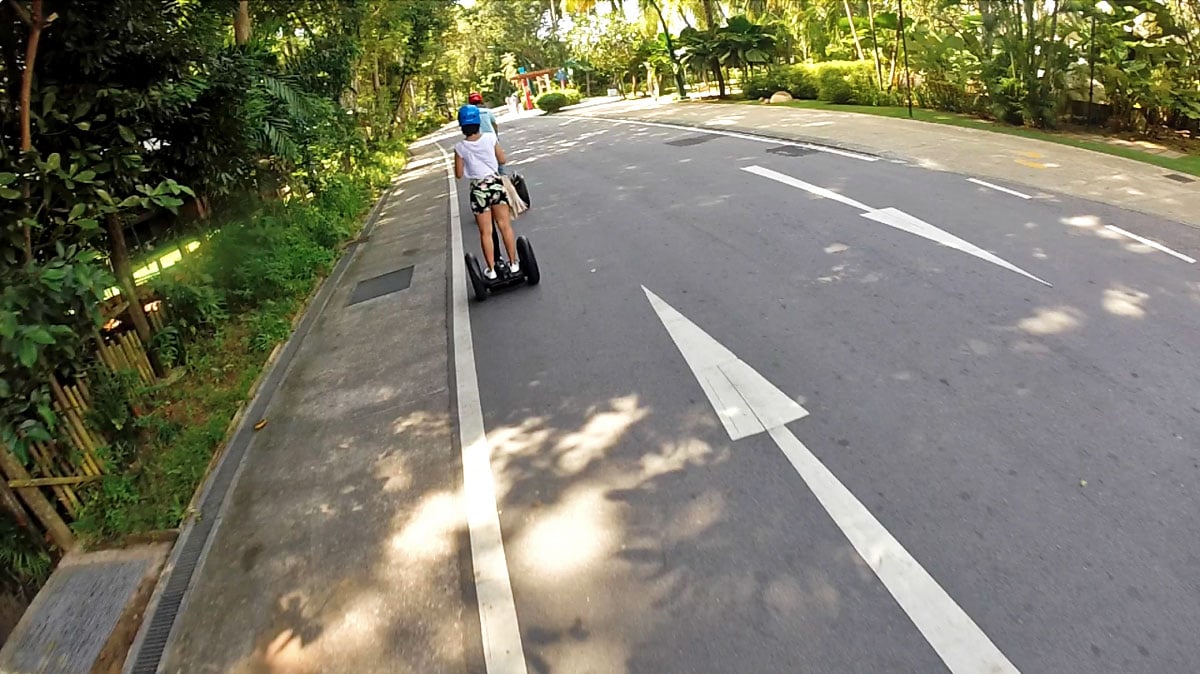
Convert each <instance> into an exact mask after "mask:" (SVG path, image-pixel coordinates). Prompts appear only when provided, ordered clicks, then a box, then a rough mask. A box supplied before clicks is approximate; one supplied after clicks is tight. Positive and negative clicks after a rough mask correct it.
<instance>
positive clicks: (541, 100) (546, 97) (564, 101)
mask: <svg viewBox="0 0 1200 674" xmlns="http://www.w3.org/2000/svg"><path fill="white" fill-rule="evenodd" d="M569 101H570V99H568V98H567V96H566V94H564V93H562V92H561V91H547V92H546V93H544V94H542V95H541V96H538V97H537V101H535V103H536V105H537V106H538V108H539V109H541V110H545V111H546V112H550V113H553V112H558V111H559V110H562V109H563V108H564V107H566V106H568V105H570V102H569Z"/></svg>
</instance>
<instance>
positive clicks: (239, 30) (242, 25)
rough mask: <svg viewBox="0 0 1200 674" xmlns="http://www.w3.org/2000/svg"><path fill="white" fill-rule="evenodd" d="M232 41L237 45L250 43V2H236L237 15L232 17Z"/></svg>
mask: <svg viewBox="0 0 1200 674" xmlns="http://www.w3.org/2000/svg"><path fill="white" fill-rule="evenodd" d="M226 35H228V33H226ZM233 41H234V42H235V43H237V44H238V45H244V44H246V43H248V42H250V0H238V6H237V14H236V15H235V16H234V17H233Z"/></svg>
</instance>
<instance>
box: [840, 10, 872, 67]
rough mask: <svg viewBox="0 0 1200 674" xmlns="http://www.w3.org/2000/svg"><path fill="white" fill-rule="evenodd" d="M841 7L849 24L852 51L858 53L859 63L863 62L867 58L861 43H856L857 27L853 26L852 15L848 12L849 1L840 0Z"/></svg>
mask: <svg viewBox="0 0 1200 674" xmlns="http://www.w3.org/2000/svg"><path fill="white" fill-rule="evenodd" d="M842 7H843V8H844V9H845V10H846V20H847V21H849V22H850V35H851V37H853V38H854V51H856V52H858V60H859V61H865V60H867V57H866V56H865V55H864V54H863V48H862V43H861V42H859V41H858V26H855V25H854V13H853V12H851V11H850V0H842Z"/></svg>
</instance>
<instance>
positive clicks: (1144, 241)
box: [1105, 225, 1196, 264]
mask: <svg viewBox="0 0 1200 674" xmlns="http://www.w3.org/2000/svg"><path fill="white" fill-rule="evenodd" d="M1105 228H1107V229H1109V230H1111V231H1114V232H1116V233H1117V234H1120V235H1122V236H1127V237H1129V238H1131V239H1133V240H1134V241H1137V242H1138V243H1141V244H1145V245H1147V246H1150V247H1151V248H1153V249H1155V250H1160V251H1162V252H1164V253H1166V254H1167V255H1173V256H1175V257H1177V258H1179V259H1180V260H1183V261H1184V262H1186V263H1188V264H1196V260H1195V258H1191V257H1188V256H1187V255H1184V254H1183V253H1180V252H1178V251H1174V250H1171V249H1170V248H1167V247H1166V246H1164V245H1162V244H1161V243H1159V242H1157V241H1151V240H1150V239H1147V238H1146V237H1143V236H1138V235H1137V234H1134V233H1133V232H1127V231H1125V230H1123V229H1121V228H1120V227H1117V226H1116V225H1105Z"/></svg>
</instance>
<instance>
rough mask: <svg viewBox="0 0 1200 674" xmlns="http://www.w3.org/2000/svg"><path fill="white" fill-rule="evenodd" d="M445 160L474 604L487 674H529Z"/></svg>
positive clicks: (456, 371)
mask: <svg viewBox="0 0 1200 674" xmlns="http://www.w3.org/2000/svg"><path fill="white" fill-rule="evenodd" d="M437 148H438V151H439V152H441V153H442V159H443V161H445V162H446V182H447V184H448V185H449V189H450V252H451V258H452V259H451V260H450V264H451V267H450V277H451V289H452V301H453V316H454V378H455V385H456V390H457V393H458V433H459V441H460V442H461V444H462V464H463V500H464V501H465V502H466V506H467V530H468V531H469V533H470V536H471V564H472V566H473V567H474V570H475V600H476V601H477V602H478V604H479V624H480V631H481V632H482V634H483V659H484V664H485V666H486V668H487V674H526V672H527V670H526V669H525V652H524V650H523V648H522V646H521V628H520V626H519V624H518V622H517V606H516V602H515V601H514V600H513V592H512V582H511V581H510V580H509V577H508V560H507V559H506V558H505V556H504V539H503V536H502V534H501V532H500V514H499V512H498V511H497V509H496V479H495V476H494V475H493V474H492V460H491V457H492V446H491V444H489V443H488V439H487V433H486V431H485V429H484V425H483V406H482V404H481V403H480V401H479V381H478V379H477V377H476V373H475V345H474V343H473V342H472V341H471V315H470V312H469V310H468V308H467V285H466V283H467V282H466V271H465V269H464V268H463V267H462V265H463V242H462V223H461V222H460V221H459V213H458V188H457V186H456V185H455V183H454V168H453V167H454V164H453V162H451V161H450V155H449V154H448V153H447V152H446V150H445V149H443V148H442V146H441V145H438V146H437Z"/></svg>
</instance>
